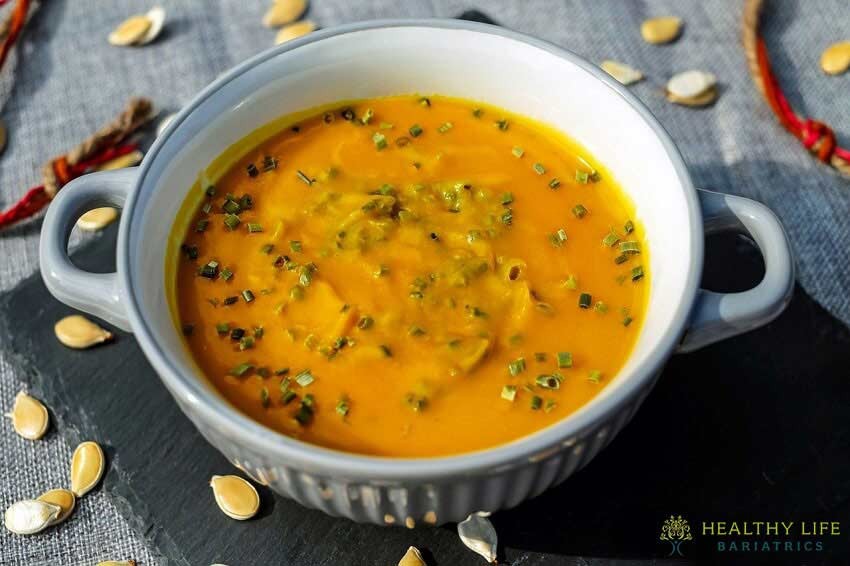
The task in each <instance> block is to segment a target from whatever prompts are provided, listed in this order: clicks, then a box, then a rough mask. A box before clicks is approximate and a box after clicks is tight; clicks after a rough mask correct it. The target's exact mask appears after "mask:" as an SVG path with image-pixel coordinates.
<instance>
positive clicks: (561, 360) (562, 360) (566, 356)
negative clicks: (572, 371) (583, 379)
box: [557, 352, 573, 369]
mask: <svg viewBox="0 0 850 566" xmlns="http://www.w3.org/2000/svg"><path fill="white" fill-rule="evenodd" d="M557 358H558V367H559V368H561V369H563V368H571V367H573V355H572V354H571V353H570V352H558V354H557Z"/></svg>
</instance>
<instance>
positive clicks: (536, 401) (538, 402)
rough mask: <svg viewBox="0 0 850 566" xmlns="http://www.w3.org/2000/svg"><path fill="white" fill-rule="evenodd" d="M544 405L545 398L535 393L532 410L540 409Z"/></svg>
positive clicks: (532, 399)
mask: <svg viewBox="0 0 850 566" xmlns="http://www.w3.org/2000/svg"><path fill="white" fill-rule="evenodd" d="M542 406H543V399H541V398H540V397H539V396H537V395H535V396H534V397H532V398H531V410H532V411H539V410H540V407H542Z"/></svg>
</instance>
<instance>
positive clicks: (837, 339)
mask: <svg viewBox="0 0 850 566" xmlns="http://www.w3.org/2000/svg"><path fill="white" fill-rule="evenodd" d="M113 238H114V229H112V230H109V231H107V233H105V234H104V237H102V238H100V239H98V240H97V241H95V242H93V244H92V245H90V246H89V247H87V248H85V249H84V250H82V251H81V252H80V253H78V254H76V256H75V261H76V262H77V263H78V264H79V265H80V266H82V267H84V268H88V269H91V270H97V271H108V270H110V269H112V266H113V264H114V260H113V252H112V248H111V246H112V239H113ZM736 255H737V256H739V257H740V259H739V260H735V261H733V259H734V256H736ZM730 258H732V259H730ZM707 260H708V264H709V265H711V266H719V265H722V269H718V270H711V269H709V271H708V273H707V277H706V280H707V282H708V283H709V284H710V286H711V287H712V288H715V289H718V290H730V289H735V288H746V287H747V286H748V284H749V283H751V281H752V280H757V279H758V278H759V277H760V274H761V270H762V266H761V262H760V259H759V258H758V256H757V254H755V253H754V252H753V251H752V249H751V248H750V247H749V246H748V245H745V244H744V243H743V240H741V239H739V238H736V237H729V236H726V237H722V238H719V239H716V240H714V241H713V242H712V245H711V246H710V247H709V254H708V258H707ZM70 312H71V311H70V309H68V308H67V307H65V306H64V305H61V304H60V303H58V302H57V301H55V300H54V299H52V298H51V297H50V295H49V294H48V293H47V291H46V289H45V288H44V286H43V284H42V282H41V279H40V277H39V276H38V275H36V276H34V277H33V278H31V279H29V280H27V281H25V282H23V283H22V284H21V285H20V286H19V287H18V288H16V289H14V290H13V291H11V292H9V293H6V294H5V295H4V296H2V297H0V313H2V317H0V347H2V348H3V350H4V351H5V352H6V353H7V354H8V355H9V357H10V360H11V361H12V363H13V364H15V365H16V366H18V367H19V369H20V373H19V375H20V376H21V377H22V378H23V379H25V380H27V381H29V385H30V387H31V389H32V390H34V391H35V392H36V394H37V395H38V396H39V397H41V398H43V399H44V400H45V401H46V403H47V404H48V405H49V406H50V407H51V409H52V411H53V412H54V413H55V417H57V421H58V423H59V424H58V426H57V427H56V429H57V430H58V431H59V434H63V435H66V436H68V437H69V440H71V441H72V442H76V441H77V440H78V439H79V438H80V437H85V438H92V439H97V440H98V441H99V442H101V443H102V444H103V446H104V447H105V449H106V451H107V454H108V456H109V460H110V466H109V471H108V474H107V476H106V479H105V482H104V486H103V487H102V488H101V489H105V490H107V492H108V493H109V495H110V496H111V497H113V498H114V500H115V501H116V502H117V503H118V504H119V508H120V509H121V511H122V513H123V514H125V515H126V516H128V517H129V518H130V519H131V522H132V524H133V525H134V528H136V529H137V530H138V531H139V532H140V533H143V535H144V536H145V537H146V538H148V539H149V541H150V542H151V543H152V544H153V545H154V546H155V547H156V548H157V549H158V550H159V551H160V552H161V553H162V554H163V555H164V556H166V557H168V558H169V559H170V561H169V563H172V564H181V565H182V564H186V565H189V564H191V565H207V564H210V563H213V562H223V563H226V564H231V565H232V566H240V565H248V564H284V565H290V564H292V565H304V566H306V565H310V566H315V565H325V564H327V565H331V564H333V565H339V564H345V565H361V564H362V565H367V564H368V565H390V566H392V565H394V564H395V563H396V561H397V560H398V559H399V558H400V557H401V555H402V554H403V553H404V551H405V549H406V548H407V546H408V545H411V544H413V545H417V546H419V547H421V548H425V549H428V552H429V557H430V562H429V564H433V565H452V566H454V565H460V566H463V565H477V564H482V563H483V562H482V561H481V560H480V559H479V558H478V557H477V556H475V555H473V554H472V553H470V552H469V551H467V550H465V549H464V548H463V547H462V546H461V544H460V542H459V541H458V540H457V538H456V535H455V532H454V529H453V528H451V527H443V528H425V529H417V530H414V531H409V530H406V529H403V528H398V527H396V528H384V527H373V526H362V525H357V524H355V523H352V522H350V521H347V520H344V519H333V518H330V517H327V516H325V515H323V514H322V513H319V512H316V511H310V510H307V509H304V508H302V507H300V506H299V505H298V504H296V503H294V502H291V501H289V500H286V499H284V498H282V497H279V496H274V495H273V494H272V493H271V492H269V491H268V490H267V489H266V488H260V492H261V495H262V499H263V502H264V508H263V510H262V513H261V514H260V516H259V517H258V518H257V519H255V520H251V521H248V522H244V523H240V522H236V521H233V520H231V519H228V518H227V517H225V516H224V515H223V514H222V513H221V512H220V511H218V509H217V508H216V506H215V503H214V502H213V499H212V494H211V492H210V489H209V487H208V486H207V480H208V478H209V477H210V476H211V475H212V474H221V473H230V472H233V471H234V470H233V468H232V467H231V466H230V465H229V464H228V463H227V462H226V461H225V459H224V458H223V457H222V456H221V455H219V454H218V452H216V451H215V450H214V449H213V448H212V447H211V446H209V445H208V444H207V443H206V442H205V441H204V440H203V439H202V438H201V437H200V435H199V434H198V433H197V432H196V431H195V430H194V428H193V427H192V425H191V424H190V422H189V421H188V420H187V419H186V418H185V417H184V416H183V415H182V413H180V412H179V410H178V408H177V406H176V405H175V403H174V402H173V401H172V400H171V398H170V397H169V395H168V393H167V392H166V390H165V388H164V387H163V386H162V384H161V383H160V381H159V379H158V378H157V376H156V375H155V374H154V373H153V371H152V370H151V368H150V367H149V365H148V363H147V361H146V360H145V358H144V357H143V355H142V353H141V352H140V350H139V349H138V347H137V345H136V344H135V342H134V341H133V338H132V336H131V335H127V334H123V333H119V335H118V339H117V341H116V342H115V343H113V344H109V345H106V346H103V347H99V348H97V349H93V350H89V351H82V352H80V351H73V350H69V349H66V348H65V347H63V346H62V345H60V344H59V343H58V342H57V341H56V339H55V338H54V336H53V331H52V327H53V324H54V322H55V321H56V320H58V319H59V318H60V317H62V316H64V315H66V314H68V313H70ZM848 368H850V332H848V330H847V328H845V327H844V326H842V325H841V324H840V323H838V322H836V321H835V320H834V319H832V318H831V317H830V316H829V315H828V314H827V313H825V312H824V311H823V310H822V309H821V308H820V307H819V306H818V305H817V304H815V303H814V302H813V301H811V300H810V299H809V298H808V297H807V296H806V295H805V293H804V292H802V291H801V290H800V289H797V292H796V295H795V297H794V300H793V302H792V303H791V306H790V307H789V309H788V311H787V312H786V313H785V314H784V315H783V316H781V317H780V318H779V319H778V320H777V321H776V322H774V323H773V324H771V325H770V326H768V327H766V328H764V329H761V330H759V331H756V332H753V333H751V334H748V335H745V336H741V337H739V338H737V339H734V340H729V341H727V342H725V343H722V344H718V345H715V346H712V347H709V348H706V349H704V350H702V351H700V352H697V353H694V354H690V355H683V356H676V357H674V358H673V359H672V360H671V362H670V363H669V365H668V366H667V369H666V370H665V372H664V375H663V376H662V378H661V380H660V382H659V384H658V386H657V387H656V388H655V390H654V391H653V393H652V394H651V395H650V397H649V398H648V400H647V401H646V403H645V405H644V407H643V408H642V409H641V411H639V413H638V415H637V416H636V417H635V419H634V421H633V422H632V423H631V424H630V425H629V426H628V427H627V428H626V430H624V431H623V433H622V434H621V435H620V436H619V437H618V438H616V439H615V440H614V442H613V443H612V445H611V446H610V447H609V448H608V449H607V450H605V451H604V452H603V453H602V454H601V455H600V456H599V457H598V458H596V460H594V461H593V462H592V463H591V464H590V465H589V466H588V467H587V468H586V469H584V470H583V471H581V472H579V473H578V474H576V475H575V476H574V477H573V478H571V479H570V480H568V481H567V482H566V483H565V484H563V485H561V486H559V487H557V488H555V489H553V490H551V491H549V492H547V493H546V494H544V495H543V496H541V497H538V498H537V499H535V500H533V501H529V502H527V503H525V504H523V505H521V506H520V507H518V508H516V509H513V510H510V511H505V512H501V513H497V514H496V515H495V516H494V518H493V522H494V523H495V525H496V528H497V530H498V532H499V535H500V539H501V545H500V546H501V552H502V556H501V559H500V561H501V562H502V563H508V564H523V565H527V566H533V565H537V564H594V563H609V562H608V560H609V559H621V560H624V561H628V562H631V561H632V560H652V559H653V558H654V557H665V556H666V553H667V552H668V550H669V546H665V545H664V544H662V543H660V542H659V541H658V531H659V528H660V525H661V523H662V521H663V520H664V518H665V517H667V516H668V515H669V514H670V513H676V514H682V515H684V516H685V517H686V518H688V519H689V521H690V523H691V525H692V526H694V528H695V529H697V527H696V525H698V524H699V523H700V522H701V521H703V520H726V521H731V520H744V519H749V520H795V521H802V520H807V519H808V520H813V519H824V520H841V521H843V524H842V527H843V536H842V537H838V538H836V539H831V540H828V541H825V543H826V544H827V548H826V550H825V551H824V552H822V553H817V554H794V553H792V554H787V555H785V554H783V555H770V556H769V558H770V559H769V560H768V559H767V558H768V556H765V555H761V556H758V557H756V558H752V561H753V562H754V563H761V564H764V563H774V562H776V561H777V560H778V558H780V557H781V558H783V561H788V562H791V563H795V564H800V563H807V564H816V563H847V559H848V557H850V552H848V542H847V541H848V538H847V533H848V529H850V521H848V519H850V513H848V509H849V508H850V506H848V494H850V419H848V416H847V415H848V407H849V406H850V381H848ZM712 544H713V543H712V542H711V541H709V540H707V539H706V537H702V536H699V533H697V537H696V540H695V541H693V542H691V543H686V545H685V546H684V547H683V549H684V551H685V555H686V557H689V558H691V559H693V558H698V557H703V558H704V559H705V560H710V561H711V562H714V561H717V560H719V559H720V558H722V559H723V560H722V562H723V563H729V560H728V557H727V556H721V555H718V554H717V553H716V551H715V550H714V548H713V546H712ZM580 557H585V558H580ZM590 557H594V558H590ZM743 558H750V557H743ZM747 562H750V560H747ZM624 563H625V562H624Z"/></svg>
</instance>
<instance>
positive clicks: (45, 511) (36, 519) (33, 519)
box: [3, 499, 62, 535]
mask: <svg viewBox="0 0 850 566" xmlns="http://www.w3.org/2000/svg"><path fill="white" fill-rule="evenodd" d="M61 512H62V509H61V508H60V507H59V506H58V505H53V504H52V503H46V502H44V501H35V500H31V499H25V500H24V501H18V502H17V503H13V504H12V505H10V506H9V508H8V509H6V514H5V515H4V517H3V522H4V524H5V525H6V528H7V529H9V530H10V531H12V532H13V533H15V534H17V535H32V534H35V533H37V532H40V531H43V530H44V529H46V528H47V527H49V526H50V525H51V524H52V521H54V520H55V519H56V517H58V516H59V513H61Z"/></svg>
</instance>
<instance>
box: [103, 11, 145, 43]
mask: <svg viewBox="0 0 850 566" xmlns="http://www.w3.org/2000/svg"><path fill="white" fill-rule="evenodd" d="M150 28H151V21H150V19H148V17H147V16H146V15H142V14H139V15H136V16H130V17H129V18H127V19H126V20H124V21H123V22H121V23H120V24H119V25H118V27H117V28H115V29H114V30H113V31H112V33H110V34H109V37H108V39H109V43H111V44H112V45H119V46H127V45H133V44H135V43H137V42H138V41H140V40H141V39H142V38H143V37H145V34H147V33H148V30H149V29H150Z"/></svg>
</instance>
